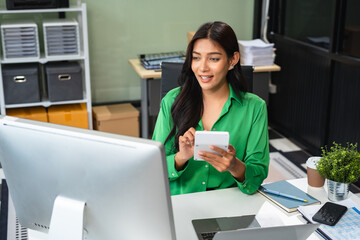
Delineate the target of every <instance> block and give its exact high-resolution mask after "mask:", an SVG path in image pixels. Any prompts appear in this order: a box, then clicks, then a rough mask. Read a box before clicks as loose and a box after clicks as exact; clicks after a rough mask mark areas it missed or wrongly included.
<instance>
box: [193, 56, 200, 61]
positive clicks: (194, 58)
mask: <svg viewBox="0 0 360 240" xmlns="http://www.w3.org/2000/svg"><path fill="white" fill-rule="evenodd" d="M192 59H193V60H199V59H200V58H199V57H196V56H193V57H192Z"/></svg>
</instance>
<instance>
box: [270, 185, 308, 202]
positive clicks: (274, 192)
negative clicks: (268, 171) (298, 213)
mask: <svg viewBox="0 0 360 240" xmlns="http://www.w3.org/2000/svg"><path fill="white" fill-rule="evenodd" d="M263 191H264V192H265V193H270V194H274V195H277V196H281V197H286V198H290V199H294V200H298V201H301V202H308V200H306V199H303V198H298V197H296V196H292V195H289V194H285V193H281V192H277V191H273V190H269V189H266V188H264V189H263Z"/></svg>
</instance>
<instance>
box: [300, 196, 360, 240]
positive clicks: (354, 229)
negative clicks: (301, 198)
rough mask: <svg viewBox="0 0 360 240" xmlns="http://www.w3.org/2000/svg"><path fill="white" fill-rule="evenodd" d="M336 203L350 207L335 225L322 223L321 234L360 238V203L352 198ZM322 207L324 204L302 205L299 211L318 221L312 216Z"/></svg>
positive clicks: (327, 236) (336, 237) (334, 237)
mask: <svg viewBox="0 0 360 240" xmlns="http://www.w3.org/2000/svg"><path fill="white" fill-rule="evenodd" d="M336 203H337V204H340V205H343V206H346V207H347V208H348V210H347V212H346V213H345V214H344V216H342V218H341V219H340V220H339V222H338V223H337V224H336V225H335V226H328V225H324V224H321V225H320V227H319V228H318V232H319V234H320V235H323V236H324V237H325V238H327V239H330V240H337V239H345V240H347V239H349V240H350V239H351V240H353V239H360V205H359V204H356V203H355V202H354V201H353V200H351V199H350V198H348V199H346V200H343V201H339V202H336ZM321 207H322V205H316V206H301V207H299V208H298V211H299V212H300V213H301V214H302V215H303V217H304V218H305V219H306V220H307V221H309V222H312V223H316V222H315V221H313V220H312V217H313V216H314V215H315V213H316V212H317V211H318V210H319V209H320V208H321Z"/></svg>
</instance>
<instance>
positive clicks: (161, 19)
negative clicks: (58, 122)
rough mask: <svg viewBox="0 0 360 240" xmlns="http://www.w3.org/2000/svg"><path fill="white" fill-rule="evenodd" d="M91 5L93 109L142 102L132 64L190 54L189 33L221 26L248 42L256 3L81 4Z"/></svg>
mask: <svg viewBox="0 0 360 240" xmlns="http://www.w3.org/2000/svg"><path fill="white" fill-rule="evenodd" d="M83 2H85V3H86V4H87V14H88V28H89V29H88V30H89V50H90V69H91V84H92V86H91V87H92V99H93V103H95V104H100V103H109V102H119V101H132V100H139V99H140V91H141V90H140V79H139V77H138V75H137V74H136V73H135V72H134V71H133V69H132V68H131V66H130V65H129V63H128V59H131V58H137V55H138V54H140V53H157V52H163V51H164V52H166V51H177V50H186V46H187V37H186V33H187V32H188V31H196V29H197V28H198V27H199V26H200V25H201V24H203V23H205V22H208V21H215V20H221V21H224V22H226V23H228V24H229V25H230V26H232V27H233V29H234V31H235V32H236V34H237V37H238V39H243V40H249V39H251V37H252V27H253V7H254V2H253V0H225V1H218V0H195V1H194V0H181V1H174V0H151V1H150V0H137V1H128V0H106V1H99V0H83Z"/></svg>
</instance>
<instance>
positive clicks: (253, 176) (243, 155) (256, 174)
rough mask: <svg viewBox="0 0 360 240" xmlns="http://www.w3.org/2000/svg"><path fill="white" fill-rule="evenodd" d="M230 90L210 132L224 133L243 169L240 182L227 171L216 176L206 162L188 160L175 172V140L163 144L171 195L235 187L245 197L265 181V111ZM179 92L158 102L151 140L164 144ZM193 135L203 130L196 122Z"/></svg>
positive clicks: (254, 100)
mask: <svg viewBox="0 0 360 240" xmlns="http://www.w3.org/2000/svg"><path fill="white" fill-rule="evenodd" d="M229 87H230V94H229V98H228V100H227V101H226V103H225V105H224V107H223V109H222V111H221V113H220V116H219V118H218V119H217V121H216V122H215V123H214V125H213V127H212V129H211V131H228V132H229V135H230V140H229V143H230V144H231V145H233V146H234V148H235V149H236V157H237V158H238V159H240V160H241V161H243V162H244V163H245V166H246V171H245V180H244V182H238V181H237V180H236V179H235V178H234V177H233V176H232V175H231V174H230V173H229V172H228V171H226V172H222V173H221V172H219V171H217V170H216V169H215V168H214V167H212V166H211V165H210V164H209V163H207V162H206V161H196V160H194V159H193V158H191V159H189V161H188V164H187V165H186V167H185V168H184V169H183V170H181V171H177V170H176V169H175V154H176V152H177V151H176V149H175V148H174V142H175V137H174V136H173V137H172V138H171V139H170V140H169V141H167V142H166V143H165V151H166V160H167V167H168V174H169V181H170V190H171V194H172V195H177V194H184V193H192V192H201V191H206V190H207V189H223V188H228V187H234V186H238V188H239V189H240V190H241V191H242V192H244V193H247V194H252V193H254V192H255V191H256V190H257V189H258V188H259V186H260V184H261V183H262V182H263V180H264V179H265V178H266V177H267V174H268V167H269V137H268V122H267V109H266V103H265V102H264V100H262V99H261V98H259V97H258V96H256V95H254V94H252V93H241V96H242V97H239V96H237V95H236V94H235V92H234V90H233V89H232V87H231V86H230V85H229ZM179 92H180V87H178V88H175V89H173V90H171V91H170V92H168V93H167V95H166V96H165V97H164V98H163V99H162V101H161V108H160V112H159V115H158V118H157V121H156V125H155V129H154V133H153V137H152V139H153V140H156V141H160V142H162V143H164V142H165V140H166V138H167V136H168V135H169V133H170V131H171V129H172V127H173V125H174V123H173V120H172V116H171V106H172V104H173V102H174V100H175V98H176V97H177V95H178V94H179ZM195 130H196V131H201V130H204V128H203V124H202V121H201V120H200V121H199V123H198V125H197V126H196V127H195Z"/></svg>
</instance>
